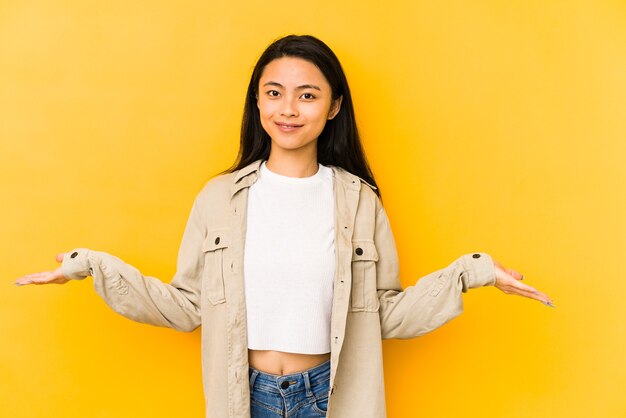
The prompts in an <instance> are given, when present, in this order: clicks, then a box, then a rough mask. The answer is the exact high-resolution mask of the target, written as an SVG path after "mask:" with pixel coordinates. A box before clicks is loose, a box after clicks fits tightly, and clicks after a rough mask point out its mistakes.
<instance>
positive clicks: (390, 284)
mask: <svg viewBox="0 0 626 418" xmlns="http://www.w3.org/2000/svg"><path fill="white" fill-rule="evenodd" d="M374 244H375V246H376V249H377V251H378V254H379V260H378V262H377V264H376V282H377V283H376V285H377V292H378V299H379V301H380V309H379V315H380V324H381V334H382V338H400V339H405V338H412V337H417V336H420V335H423V334H425V333H427V332H429V331H432V330H434V329H436V328H438V327H440V326H442V325H443V324H445V323H446V322H448V321H450V320H451V319H453V318H455V317H457V316H458V315H460V314H461V312H463V299H462V294H463V293H465V292H467V291H468V290H469V289H474V288H478V287H482V286H491V285H493V286H496V287H497V288H498V289H500V290H501V291H503V292H504V293H506V294H513V295H520V296H525V297H528V298H531V299H535V300H538V301H540V302H542V303H543V304H545V305H546V306H550V307H554V305H553V304H552V300H551V299H550V298H549V297H548V296H547V295H546V294H545V293H542V292H539V291H538V290H537V289H535V288H533V287H531V286H528V285H526V284H524V283H521V280H523V278H524V276H522V275H521V274H520V273H519V272H517V271H515V270H511V269H505V268H504V267H503V266H502V265H501V264H500V263H498V262H497V261H495V260H493V259H492V258H491V257H490V256H489V255H488V254H485V253H473V254H467V255H464V256H462V257H460V258H458V259H457V260H455V261H454V262H453V263H452V264H450V265H449V266H448V267H446V268H444V269H441V270H438V271H435V272H433V273H431V274H428V275H426V276H425V277H423V278H421V279H419V280H418V282H417V283H416V284H415V285H413V286H409V287H407V288H406V289H404V290H402V286H401V284H400V278H399V274H398V273H399V264H398V253H397V250H396V245H395V241H394V238H393V234H392V232H391V226H390V224H389V219H388V218H387V214H386V213H385V210H384V209H383V207H382V205H381V206H379V209H378V210H377V212H376V230H375V233H374Z"/></svg>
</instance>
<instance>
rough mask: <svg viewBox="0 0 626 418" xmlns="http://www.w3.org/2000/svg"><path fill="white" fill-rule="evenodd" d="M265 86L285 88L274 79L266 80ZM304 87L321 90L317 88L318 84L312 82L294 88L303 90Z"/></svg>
mask: <svg viewBox="0 0 626 418" xmlns="http://www.w3.org/2000/svg"><path fill="white" fill-rule="evenodd" d="M265 86H276V87H281V88H285V86H283V85H282V84H280V83H277V82H275V81H268V82H267V83H265V84H263V87H265ZM305 89H314V90H318V91H322V89H321V88H319V87H318V86H316V85H314V84H303V85H301V86H298V87H296V90H305Z"/></svg>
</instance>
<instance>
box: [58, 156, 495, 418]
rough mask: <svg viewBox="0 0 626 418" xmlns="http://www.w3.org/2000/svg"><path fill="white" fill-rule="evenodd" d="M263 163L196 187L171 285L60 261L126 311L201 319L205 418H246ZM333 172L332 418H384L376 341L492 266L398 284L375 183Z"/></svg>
mask: <svg viewBox="0 0 626 418" xmlns="http://www.w3.org/2000/svg"><path fill="white" fill-rule="evenodd" d="M260 163H261V160H258V161H256V162H254V163H251V164H250V165H248V166H247V167H245V168H243V169H241V170H239V171H237V172H234V173H230V174H225V175H220V176H218V177H215V178H213V179H211V180H210V181H209V182H208V183H207V184H206V185H205V187H204V188H203V189H202V191H201V192H200V193H199V194H198V196H197V198H196V200H195V202H194V205H193V207H192V210H191V214H190V217H189V221H188V223H187V226H186V228H185V232H184V235H183V239H182V243H181V246H180V251H179V255H178V263H177V272H176V275H175V276H174V278H173V280H172V281H171V283H170V284H166V283H164V282H162V281H160V280H159V279H156V278H153V277H148V276H143V275H142V274H141V273H140V272H139V271H138V270H137V269H136V268H134V267H133V266H131V265H129V264H127V263H125V262H123V261H122V260H120V259H119V258H117V257H114V256H112V255H110V254H107V253H103V252H97V251H92V250H88V249H84V248H78V249H75V250H73V251H71V252H69V253H67V255H66V257H65V259H64V261H63V265H62V269H63V273H64V274H65V275H66V276H67V277H71V278H74V279H83V278H85V277H86V276H89V275H91V276H93V278H94V286H95V289H96V292H97V293H98V294H99V295H100V296H101V297H102V298H103V299H104V300H105V302H106V303H107V304H108V305H109V306H110V307H111V308H112V309H113V310H115V311H116V312H118V313H119V314H121V315H124V316H125V317H127V318H130V319H132V320H135V321H138V322H143V323H147V324H152V325H157V326H164V327H172V328H175V329H177V330H180V331H192V330H194V329H195V328H197V327H198V326H199V325H202V369H203V373H202V375H203V384H204V395H205V400H206V417H207V418H225V417H232V418H234V417H237V418H249V417H250V390H249V380H248V344H247V336H246V329H247V326H246V304H245V295H244V281H243V254H244V252H243V249H244V238H245V236H246V207H247V204H246V203H247V197H248V190H249V187H250V185H252V184H253V183H254V182H255V181H256V179H257V177H258V170H259V165H260ZM331 168H332V170H333V184H334V191H333V193H334V199H335V234H336V237H335V245H336V271H335V277H334V282H333V287H334V292H333V304H332V317H331V374H330V387H331V390H330V398H329V402H328V414H327V416H328V417H329V418H381V417H385V416H386V412H385V391H384V379H383V357H382V342H381V339H383V338H402V339H405V338H412V337H416V336H419V335H422V334H424V333H426V332H429V331H431V330H433V329H435V328H437V327H439V326H441V325H443V324H444V323H446V322H447V321H449V320H451V319H453V318H455V317H456V316H458V315H459V314H460V313H461V312H462V310H463V301H462V298H461V295H462V293H463V292H466V291H467V290H468V289H470V288H475V287H480V286H485V285H493V284H494V283H495V269H494V265H493V261H492V259H491V257H490V256H489V255H487V254H485V253H475V254H467V255H464V256H462V257H460V258H459V259H457V260H456V261H454V262H453V263H452V264H450V265H449V266H448V267H446V268H443V269H441V270H438V271H436V272H433V273H431V274H429V275H427V276H425V277H423V278H421V279H420V280H419V281H418V282H417V283H416V284H415V285H414V286H409V287H407V288H406V289H404V290H402V286H401V284H400V278H399V277H398V255H397V251H396V246H395V243H394V239H393V234H392V232H391V228H390V226H389V220H388V218H387V215H386V213H385V210H384V209H383V207H382V205H381V202H380V200H379V199H378V197H377V196H376V194H375V193H374V191H373V190H372V186H370V185H368V184H367V183H366V182H364V181H363V180H361V179H360V178H358V177H357V176H354V175H353V174H350V173H348V172H347V171H345V170H343V169H341V168H338V167H334V166H331Z"/></svg>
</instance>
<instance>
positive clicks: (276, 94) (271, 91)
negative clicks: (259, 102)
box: [267, 90, 280, 97]
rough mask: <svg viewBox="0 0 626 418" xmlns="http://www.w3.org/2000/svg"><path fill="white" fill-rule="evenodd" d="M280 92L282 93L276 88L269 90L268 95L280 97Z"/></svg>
mask: <svg viewBox="0 0 626 418" xmlns="http://www.w3.org/2000/svg"><path fill="white" fill-rule="evenodd" d="M279 94H280V93H279V92H277V91H276V90H269V91H268V92H267V95H268V96H270V97H278V95H279Z"/></svg>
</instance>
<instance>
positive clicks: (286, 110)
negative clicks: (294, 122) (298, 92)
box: [280, 97, 298, 117]
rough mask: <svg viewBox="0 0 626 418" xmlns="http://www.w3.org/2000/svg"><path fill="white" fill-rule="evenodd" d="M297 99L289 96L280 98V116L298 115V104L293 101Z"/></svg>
mask: <svg viewBox="0 0 626 418" xmlns="http://www.w3.org/2000/svg"><path fill="white" fill-rule="evenodd" d="M295 100H297V99H292V98H290V97H285V99H284V100H282V103H281V106H280V116H287V117H289V116H298V106H297V104H296V103H294V101H295Z"/></svg>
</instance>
